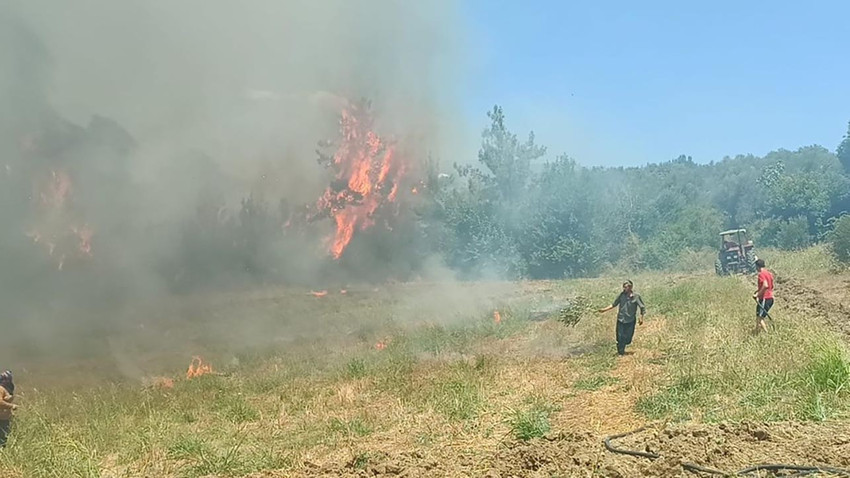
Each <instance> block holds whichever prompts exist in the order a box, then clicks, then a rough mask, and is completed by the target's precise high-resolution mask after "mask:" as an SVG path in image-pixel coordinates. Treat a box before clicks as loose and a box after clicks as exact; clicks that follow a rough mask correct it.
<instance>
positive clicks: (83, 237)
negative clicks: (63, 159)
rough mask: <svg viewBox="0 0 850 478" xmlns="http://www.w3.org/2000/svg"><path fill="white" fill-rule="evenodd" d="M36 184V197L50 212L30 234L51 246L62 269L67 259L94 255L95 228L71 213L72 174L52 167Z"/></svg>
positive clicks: (27, 234)
mask: <svg viewBox="0 0 850 478" xmlns="http://www.w3.org/2000/svg"><path fill="white" fill-rule="evenodd" d="M35 187H36V191H35V194H34V195H33V197H36V198H38V203H39V204H40V205H41V206H43V207H44V209H46V215H45V216H44V217H42V218H40V219H39V229H41V230H38V229H33V230H32V231H30V232H26V233H25V234H26V236H27V237H29V238H30V239H32V241H33V243H35V244H42V245H43V247H45V248H46V249H47V254H48V256H50V257H51V258H53V260H54V261H55V264H56V267H57V269H58V270H60V271H61V270H62V269H63V268H64V267H65V263H66V261H73V260H76V259H80V258H86V257H93V254H92V238H93V236H94V231H93V230H92V229H91V228H90V227H89V226H88V224H84V225H82V226H77V225H76V224H75V223H74V222H75V221H74V220H73V219H72V218H71V217H70V215H69V213H70V212H71V211H70V210H69V209H70V204H69V203H70V200H71V197H72V192H73V184H72V182H71V177H70V176H69V175H68V173H66V172H65V171H62V170H57V169H52V170H50V175H49V177H48V178H47V179H46V180H37V181H36V183H35Z"/></svg>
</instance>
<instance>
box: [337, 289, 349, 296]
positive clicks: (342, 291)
mask: <svg viewBox="0 0 850 478" xmlns="http://www.w3.org/2000/svg"><path fill="white" fill-rule="evenodd" d="M339 293H340V294H343V295H345V294H348V291H347V290H345V289H340V291H339Z"/></svg>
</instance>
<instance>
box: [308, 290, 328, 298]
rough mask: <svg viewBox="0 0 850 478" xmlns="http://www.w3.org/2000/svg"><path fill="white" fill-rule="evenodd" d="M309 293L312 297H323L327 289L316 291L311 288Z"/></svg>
mask: <svg viewBox="0 0 850 478" xmlns="http://www.w3.org/2000/svg"><path fill="white" fill-rule="evenodd" d="M310 293H311V294H313V297H324V296H326V295H328V291H326V290H320V291H318V292H316V291H314V290H311V291H310Z"/></svg>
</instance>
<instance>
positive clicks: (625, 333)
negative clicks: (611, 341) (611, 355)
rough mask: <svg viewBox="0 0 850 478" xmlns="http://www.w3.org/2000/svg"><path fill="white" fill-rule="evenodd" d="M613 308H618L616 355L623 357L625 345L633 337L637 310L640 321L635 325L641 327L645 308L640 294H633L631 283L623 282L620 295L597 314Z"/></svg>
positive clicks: (629, 342)
mask: <svg viewBox="0 0 850 478" xmlns="http://www.w3.org/2000/svg"><path fill="white" fill-rule="evenodd" d="M614 307H619V308H620V310H619V312H618V313H617V331H616V336H617V354H618V355H625V354H626V345H629V344H631V343H632V338H633V337H634V335H635V320H636V319H637V317H636V316H637V310H638V309H640V319H637V323H638V324H640V325H643V316H644V314H646V306H645V305H643V299H641V297H640V294H637V293H635V291H634V284H633V283H632V281H630V280H627V281H626V282H623V291H622V292H620V295H618V296H617V298H616V299H614V302H613V303H612V304H611V305H609V306H608V307H605V308H604V309H599V312H600V313H603V312H608V311H609V310H611V309H613V308H614Z"/></svg>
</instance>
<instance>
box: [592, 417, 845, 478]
mask: <svg viewBox="0 0 850 478" xmlns="http://www.w3.org/2000/svg"><path fill="white" fill-rule="evenodd" d="M646 428H647V427H641V428H638V429H637V430H632V431H630V432H626V433H620V434H617V435H611V436H609V437H606V438H605V440H604V441H603V443H605V449H607V450H608V451H610V452H611V453H619V454H621V455H631V456H637V457H642V458H649V459H650V460H656V459H658V458H661V455H659V454H657V453H652V452H646V451H639V450H627V449H624V448H617V447H615V446H614V445H612V444H611V441H612V440H617V439H619V438H624V437H627V436H629V435H635V434H637V433H640V432H642V431H644V430H646ZM681 465H682V468H683V469H685V470H687V471H689V472H691V473H705V474H710V475H720V476H746V475H751V474H753V473H756V472H759V471H772V472H779V471H793V472H796V473H793V474H791V475H784V476H785V477H786V478H787V477H792V476H793V477H797V476H806V475H811V474H814V473H831V474H833V475H837V476H843V477H847V478H850V470H845V469H842V468H834V467H831V466H801V465H786V464H782V463H764V464H760V465H754V466H750V467H747V468H744V469H742V470H739V471H735V472H727V471H723V470H718V469H715V468H708V467H705V466H701V465H697V464H695V463H687V462H682V463H681Z"/></svg>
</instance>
